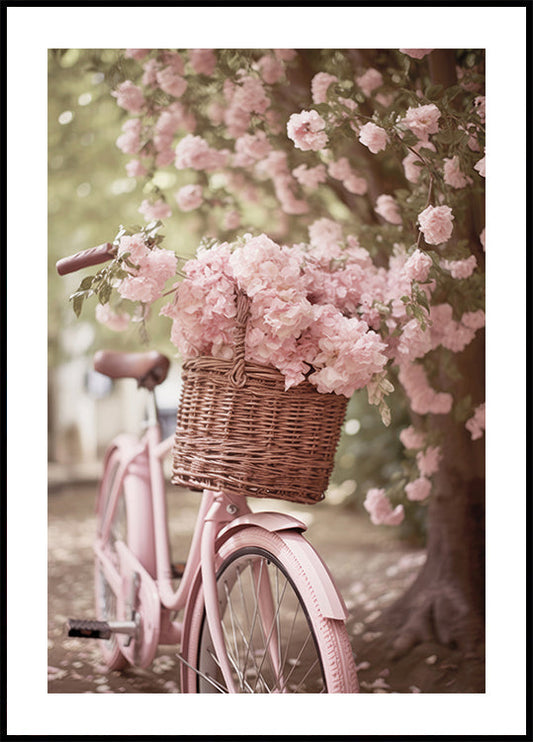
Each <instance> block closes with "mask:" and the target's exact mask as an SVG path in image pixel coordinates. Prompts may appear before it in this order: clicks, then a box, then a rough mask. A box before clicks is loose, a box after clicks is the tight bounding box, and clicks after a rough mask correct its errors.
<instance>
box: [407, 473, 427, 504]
mask: <svg viewBox="0 0 533 742" xmlns="http://www.w3.org/2000/svg"><path fill="white" fill-rule="evenodd" d="M430 493H431V482H430V481H429V479H426V477H419V478H418V479H415V480H414V481H413V482H409V484H406V485H405V494H406V495H407V499H408V500H413V501H415V502H419V501H421V500H426V499H427V498H428V497H429V495H430Z"/></svg>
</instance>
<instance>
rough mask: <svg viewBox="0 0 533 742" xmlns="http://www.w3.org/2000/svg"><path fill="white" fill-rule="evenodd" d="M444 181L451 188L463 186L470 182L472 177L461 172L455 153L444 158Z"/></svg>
mask: <svg viewBox="0 0 533 742" xmlns="http://www.w3.org/2000/svg"><path fill="white" fill-rule="evenodd" d="M444 182H445V183H446V184H447V185H449V186H451V187H452V188H464V187H465V186H467V185H469V184H470V183H472V178H468V177H467V176H466V175H465V174H464V173H463V172H462V170H461V167H460V163H459V157H458V156H457V155H454V157H452V158H449V157H446V158H444Z"/></svg>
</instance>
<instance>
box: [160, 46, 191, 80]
mask: <svg viewBox="0 0 533 742" xmlns="http://www.w3.org/2000/svg"><path fill="white" fill-rule="evenodd" d="M160 61H161V64H162V65H163V66H164V67H170V69H172V70H174V72H175V73H176V74H178V75H183V73H184V72H185V64H184V62H183V59H182V57H181V55H180V54H179V52H176V51H171V50H169V49H165V50H164V51H163V53H162V54H161V56H160Z"/></svg>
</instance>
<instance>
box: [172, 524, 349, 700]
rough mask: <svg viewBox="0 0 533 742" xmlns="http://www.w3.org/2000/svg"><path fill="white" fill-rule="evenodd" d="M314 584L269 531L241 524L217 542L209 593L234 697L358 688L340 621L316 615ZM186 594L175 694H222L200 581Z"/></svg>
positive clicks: (278, 537) (343, 690) (293, 557)
mask: <svg viewBox="0 0 533 742" xmlns="http://www.w3.org/2000/svg"><path fill="white" fill-rule="evenodd" d="M302 538H303V537H302ZM316 587H317V586H314V585H313V584H311V582H310V581H309V579H308V577H307V575H306V573H305V571H304V570H303V568H302V566H301V565H300V563H299V562H298V559H297V558H296V556H295V555H294V554H293V552H292V550H291V549H290V548H289V547H288V546H287V544H286V543H285V542H284V541H283V539H282V538H280V536H279V535H277V534H276V533H271V532H268V531H266V530H264V529H262V528H256V527H249V528H246V529H244V530H243V531H239V532H237V533H235V534H234V535H233V536H232V537H231V538H229V539H228V541H226V542H225V543H224V544H223V545H222V547H221V549H220V552H219V555H218V568H217V590H218V598H219V604H220V614H221V621H222V629H223V633H224V638H225V645H226V651H227V654H228V658H229V662H230V665H231V667H232V673H233V682H234V684H235V687H236V688H237V692H239V693H356V692H357V691H358V684H357V676H356V671H355V664H354V661H353V655H352V651H351V647H350V642H349V639H348V634H347V632H346V628H345V626H344V622H343V621H342V620H337V619H332V618H328V617H326V616H324V615H323V614H322V612H321V611H320V609H319V607H318V606H319V601H318V599H317V593H316ZM194 592H195V594H194V595H193V597H192V601H193V602H192V603H191V606H190V608H189V609H188V611H187V615H186V617H185V629H184V646H183V648H182V651H183V654H184V659H185V662H184V663H183V664H182V692H184V693H217V692H219V693H224V692H227V688H226V684H225V682H224V679H223V676H222V673H221V671H220V668H219V664H218V661H217V657H216V654H215V651H214V648H213V643H212V640H211V636H210V632H209V627H208V625H207V620H206V613H205V606H204V599H203V593H202V589H201V585H200V583H198V584H197V586H196V590H195V591H194Z"/></svg>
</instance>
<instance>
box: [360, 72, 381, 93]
mask: <svg viewBox="0 0 533 742" xmlns="http://www.w3.org/2000/svg"><path fill="white" fill-rule="evenodd" d="M355 82H356V83H357V84H358V85H359V87H360V88H361V90H362V91H363V93H364V94H365V95H366V96H367V97H369V96H370V95H371V94H372V92H373V91H374V90H375V89H376V88H379V87H381V85H383V75H382V74H381V72H378V70H375V69H374V68H373V67H370V68H369V69H368V70H367V71H366V72H365V73H364V74H363V75H361V76H360V77H357V78H356V79H355Z"/></svg>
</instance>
